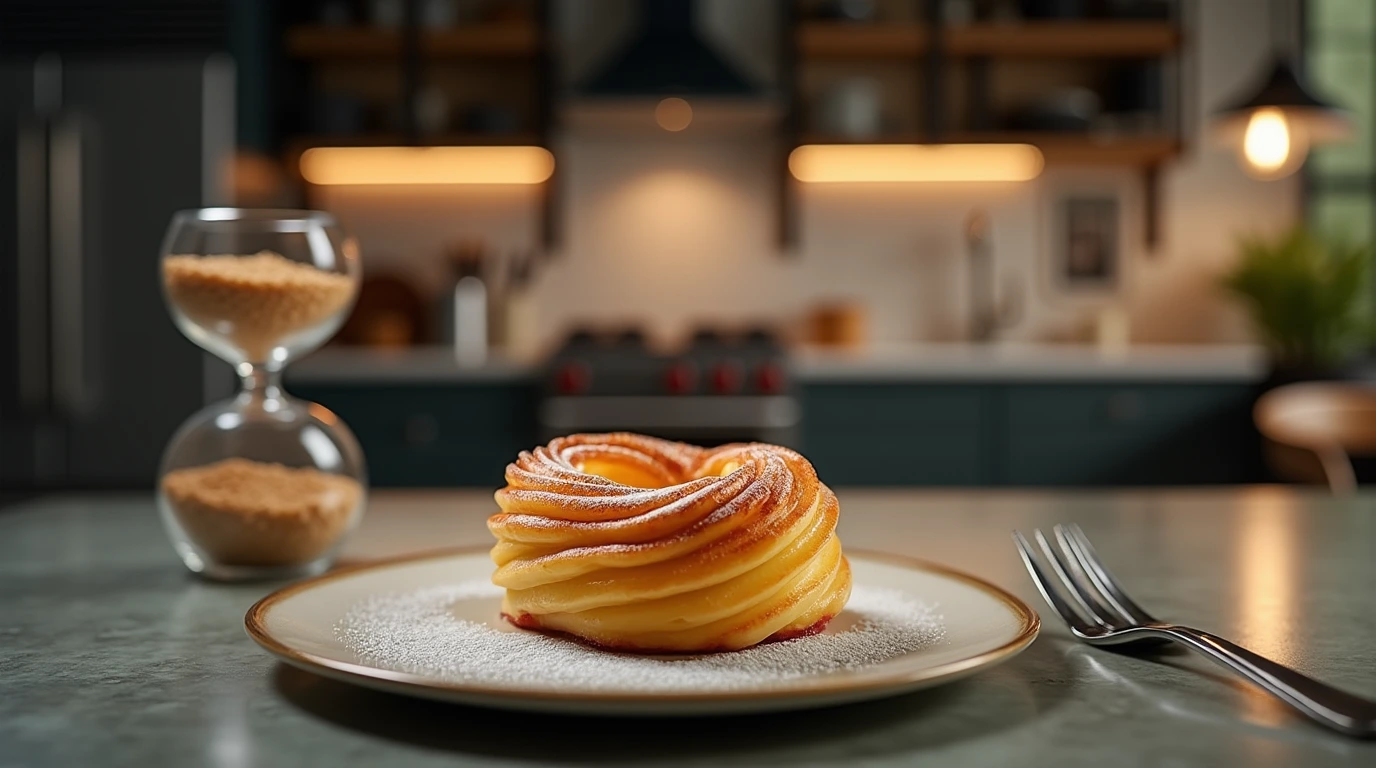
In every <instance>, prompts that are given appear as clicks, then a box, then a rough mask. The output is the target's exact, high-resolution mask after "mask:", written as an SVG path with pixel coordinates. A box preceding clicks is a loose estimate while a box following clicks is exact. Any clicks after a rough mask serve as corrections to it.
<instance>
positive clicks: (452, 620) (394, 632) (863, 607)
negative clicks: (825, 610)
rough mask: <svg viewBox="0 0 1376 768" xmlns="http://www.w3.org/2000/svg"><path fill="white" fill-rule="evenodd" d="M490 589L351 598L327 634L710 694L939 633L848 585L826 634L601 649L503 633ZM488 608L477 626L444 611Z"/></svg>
mask: <svg viewBox="0 0 1376 768" xmlns="http://www.w3.org/2000/svg"><path fill="white" fill-rule="evenodd" d="M501 595H502V590H501V589H500V588H498V587H495V586H493V585H492V584H490V583H488V582H487V581H485V580H472V581H465V582H461V583H458V584H452V585H447V586H438V587H429V588H425V589H420V590H415V591H412V592H404V593H398V594H391V595H381V596H377V597H373V598H370V599H368V600H365V601H363V602H361V603H359V604H358V605H356V606H354V608H352V609H351V610H350V611H349V612H348V614H347V615H346V616H345V617H344V618H343V619H342V620H341V621H340V622H339V623H338V624H337V625H336V626H335V634H336V636H337V637H338V638H339V639H340V641H341V642H343V643H344V644H345V645H346V646H347V647H349V648H350V649H351V650H352V651H353V652H354V653H356V654H358V656H359V659H360V661H362V662H363V663H365V664H369V665H372V666H376V667H379V668H383V669H388V670H393V671H398V672H410V673H413V674H418V675H424V676H425V677H428V678H431V679H433V680H435V681H436V682H447V683H465V684H471V685H486V686H499V687H521V688H538V689H541V690H546V691H552V692H562V691H568V692H572V691H600V692H642V693H643V692H662V693H668V692H712V691H733V690H741V689H752V688H760V687H763V686H777V685H779V684H781V683H784V684H786V683H787V682H788V681H796V680H800V679H803V678H809V677H815V676H817V675H826V674H830V673H835V672H841V671H853V670H860V669H863V668H865V667H868V666H871V665H874V664H878V663H880V662H883V661H886V660H888V659H892V658H895V657H897V656H902V655H904V654H906V653H910V652H912V651H915V650H918V649H920V648H923V647H926V646H929V645H932V644H935V643H939V642H941V641H942V640H943V639H944V637H945V630H944V628H943V624H942V619H941V616H940V615H939V614H938V613H937V612H936V610H935V607H934V606H932V605H929V604H926V603H923V602H922V601H920V600H918V599H916V598H914V597H913V596H911V595H909V594H907V593H904V592H900V591H897V590H892V589H883V588H875V587H864V586H860V585H857V586H856V587H855V589H854V592H853V593H852V594H851V598H850V602H849V603H848V604H847V606H846V609H845V611H843V612H842V613H841V615H840V616H838V617H836V619H835V620H834V621H833V622H832V626H831V628H830V629H828V630H827V632H826V633H824V634H820V635H814V636H811V637H802V638H798V639H795V640H788V641H784V642H778V643H768V644H765V645H761V646H756V647H754V648H749V649H746V650H743V651H735V652H730V653H716V654H708V655H704V656H640V655H634V654H625V653H613V652H609V651H602V650H597V649H594V648H589V647H587V646H584V645H581V644H579V643H577V642H574V641H572V640H567V639H564V638H558V637H550V636H547V635H542V634H538V633H535V632H528V631H524V630H519V629H515V628H513V627H510V626H508V625H507V624H506V623H505V622H503V621H501V619H499V618H498V617H497V606H498V600H499V599H500V597H501ZM465 601H482V602H483V603H487V604H490V605H491V614H492V617H493V618H492V619H491V620H490V621H488V622H486V623H479V622H474V621H468V620H466V619H462V618H459V617H458V616H456V615H455V611H454V607H455V605H456V604H458V603H462V602H465Z"/></svg>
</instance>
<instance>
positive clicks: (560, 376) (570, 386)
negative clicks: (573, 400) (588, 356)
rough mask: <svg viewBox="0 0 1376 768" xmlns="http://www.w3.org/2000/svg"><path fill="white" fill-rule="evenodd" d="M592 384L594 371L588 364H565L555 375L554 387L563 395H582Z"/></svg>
mask: <svg viewBox="0 0 1376 768" xmlns="http://www.w3.org/2000/svg"><path fill="white" fill-rule="evenodd" d="M590 384H592V371H591V370H589V369H588V366H587V364H586V363H579V362H572V363H564V365H563V366H562V367H560V368H559V372H558V373H556V374H555V375H554V386H555V387H556V388H557V389H558V390H559V394H561V395H581V394H583V393H584V392H586V391H588V386H589V385H590Z"/></svg>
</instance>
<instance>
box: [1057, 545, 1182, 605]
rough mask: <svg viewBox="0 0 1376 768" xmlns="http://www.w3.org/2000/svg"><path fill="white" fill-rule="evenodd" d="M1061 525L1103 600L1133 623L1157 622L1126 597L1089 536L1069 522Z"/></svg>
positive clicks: (1074, 552) (1071, 547) (1076, 555)
mask: <svg viewBox="0 0 1376 768" xmlns="http://www.w3.org/2000/svg"><path fill="white" fill-rule="evenodd" d="M1063 527H1064V528H1065V531H1066V533H1067V534H1068V536H1067V537H1066V538H1067V541H1068V543H1069V544H1070V551H1071V553H1073V554H1074V555H1075V559H1076V560H1079V561H1080V565H1081V567H1082V568H1083V569H1084V572H1085V574H1086V575H1088V576H1089V578H1090V579H1091V580H1093V581H1094V584H1095V586H1097V587H1098V588H1099V593H1100V594H1102V595H1103V596H1104V600H1106V601H1108V602H1109V603H1110V604H1112V605H1113V607H1114V609H1116V610H1117V611H1118V612H1119V613H1121V614H1123V615H1124V616H1127V617H1128V618H1130V619H1132V621H1133V622H1134V623H1137V624H1155V623H1158V622H1157V621H1156V619H1155V618H1154V617H1153V616H1152V615H1151V614H1149V613H1147V612H1146V611H1145V610H1143V608H1142V606H1140V605H1138V604H1137V603H1136V602H1134V601H1133V599H1132V598H1131V597H1128V594H1127V592H1126V591H1124V589H1123V587H1122V585H1121V584H1120V583H1119V582H1118V579H1116V578H1115V577H1114V576H1113V574H1112V573H1110V572H1109V570H1108V568H1106V567H1105V566H1104V561H1103V559H1102V558H1100V557H1099V553H1098V552H1096V551H1094V545H1093V544H1091V543H1089V537H1088V536H1086V535H1085V532H1084V531H1082V530H1080V526H1078V525H1076V524H1074V523H1071V524H1069V525H1066V526H1063Z"/></svg>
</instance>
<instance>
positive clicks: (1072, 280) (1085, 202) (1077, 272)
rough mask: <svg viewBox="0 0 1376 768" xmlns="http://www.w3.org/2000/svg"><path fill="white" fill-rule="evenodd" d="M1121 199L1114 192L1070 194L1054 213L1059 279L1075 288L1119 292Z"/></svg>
mask: <svg viewBox="0 0 1376 768" xmlns="http://www.w3.org/2000/svg"><path fill="white" fill-rule="evenodd" d="M1120 205H1121V204H1120V202H1119V200H1118V197H1117V196H1116V195H1112V194H1070V195H1066V196H1065V197H1063V198H1061V199H1060V201H1059V203H1058V205H1057V206H1056V210H1055V212H1054V214H1053V215H1054V216H1055V220H1056V226H1055V227H1054V228H1053V231H1054V232H1055V233H1056V236H1055V237H1054V238H1053V242H1052V251H1051V256H1052V264H1053V265H1054V277H1055V279H1056V282H1057V283H1059V284H1060V285H1061V286H1064V287H1065V288H1069V289H1072V290H1089V291H1094V292H1112V291H1116V290H1117V289H1118V287H1119V284H1120V282H1121V280H1122V270H1123V243H1122V225H1121V209H1120Z"/></svg>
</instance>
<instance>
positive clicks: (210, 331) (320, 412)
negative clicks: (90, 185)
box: [158, 208, 367, 580]
mask: <svg viewBox="0 0 1376 768" xmlns="http://www.w3.org/2000/svg"><path fill="white" fill-rule="evenodd" d="M359 271H360V268H359V260H358V249H357V246H356V245H355V244H354V242H353V240H351V239H349V238H347V237H345V236H344V234H343V232H342V231H341V229H340V228H339V225H338V224H337V223H336V222H335V220H334V218H333V217H332V216H330V215H329V214H326V213H320V212H316V211H291V210H252V209H239V208H206V209H202V210H194V211H182V212H179V213H177V214H176V215H174V216H173V218H172V223H171V225H170V226H169V228H168V231H167V237H166V239H165V240H164V241H163V252H162V284H163V295H164V297H165V298H166V300H167V304H168V308H169V310H170V311H171V314H172V319H173V321H174V322H175V323H176V325H177V327H178V328H179V329H180V330H181V331H182V333H183V334H185V335H186V337H187V338H189V339H191V340H192V341H193V342H195V343H196V344H199V345H200V346H201V347H204V348H205V349H206V350H208V351H210V352H211V353H213V354H215V355H216V356H218V357H220V358H221V359H223V360H225V361H226V362H228V363H229V364H230V365H232V366H234V369H235V371H236V372H237V373H238V374H239V381H240V390H239V393H238V394H237V395H236V396H235V397H234V398H232V399H230V400H226V401H223V402H219V403H214V404H212V405H210V406H207V407H206V408H204V409H202V410H201V411H200V412H198V413H196V414H194V415H193V416H191V418H189V419H188V420H187V421H186V422H185V423H184V424H182V426H181V428H180V429H178V430H177V432H176V434H174V435H173V436H172V440H171V442H170V443H169V444H168V446H167V449H166V451H165V452H164V454H163V460H162V469H161V471H160V473H159V478H158V507H159V510H160V511H161V514H162V519H163V524H164V526H165V527H166V529H167V533H168V536H169V537H170V538H171V540H172V545H173V547H174V548H175V549H176V550H177V554H179V555H180V556H181V559H182V562H184V563H185V564H186V567H187V568H189V569H191V570H192V571H194V572H196V573H199V574H202V575H204V576H206V577H209V578H213V579H220V580H240V579H255V578H288V577H295V576H302V575H308V574H314V573H318V572H320V571H323V570H324V569H325V568H326V567H328V566H329V564H330V563H331V561H332V560H333V559H334V556H335V554H336V553H337V552H338V550H339V547H340V545H341V544H342V543H343V540H344V538H345V537H346V536H347V534H348V533H349V532H350V531H351V530H352V529H353V528H354V526H355V525H357V523H358V520H359V518H360V516H361V515H362V511H363V507H364V502H365V496H366V493H367V480H366V476H365V469H364V463H363V454H362V451H361V450H360V449H359V447H358V442H357V441H356V440H355V439H354V436H353V434H352V433H351V432H350V431H349V428H348V427H347V426H345V425H344V422H343V421H341V420H340V419H339V417H337V416H335V415H334V414H333V413H331V412H330V411H329V410H327V409H326V408H324V407H323V406H320V405H317V404H315V403H309V402H304V401H301V400H297V399H295V398H293V397H290V396H288V395H287V394H286V393H285V392H283V390H282V384H281V376H282V369H283V368H284V367H285V366H286V365H287V363H288V362H290V361H291V360H292V359H293V358H295V357H297V356H299V355H301V354H303V353H306V352H310V351H311V350H313V349H315V348H316V347H318V346H320V345H321V344H323V343H324V342H325V341H326V340H328V339H329V338H330V337H331V336H333V335H334V333H335V332H336V331H337V330H339V326H340V325H341V324H342V323H343V322H344V318H345V317H346V316H347V315H348V313H349V310H350V308H351V307H352V306H353V302H354V298H355V296H356V294H357V293H358V282H359Z"/></svg>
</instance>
